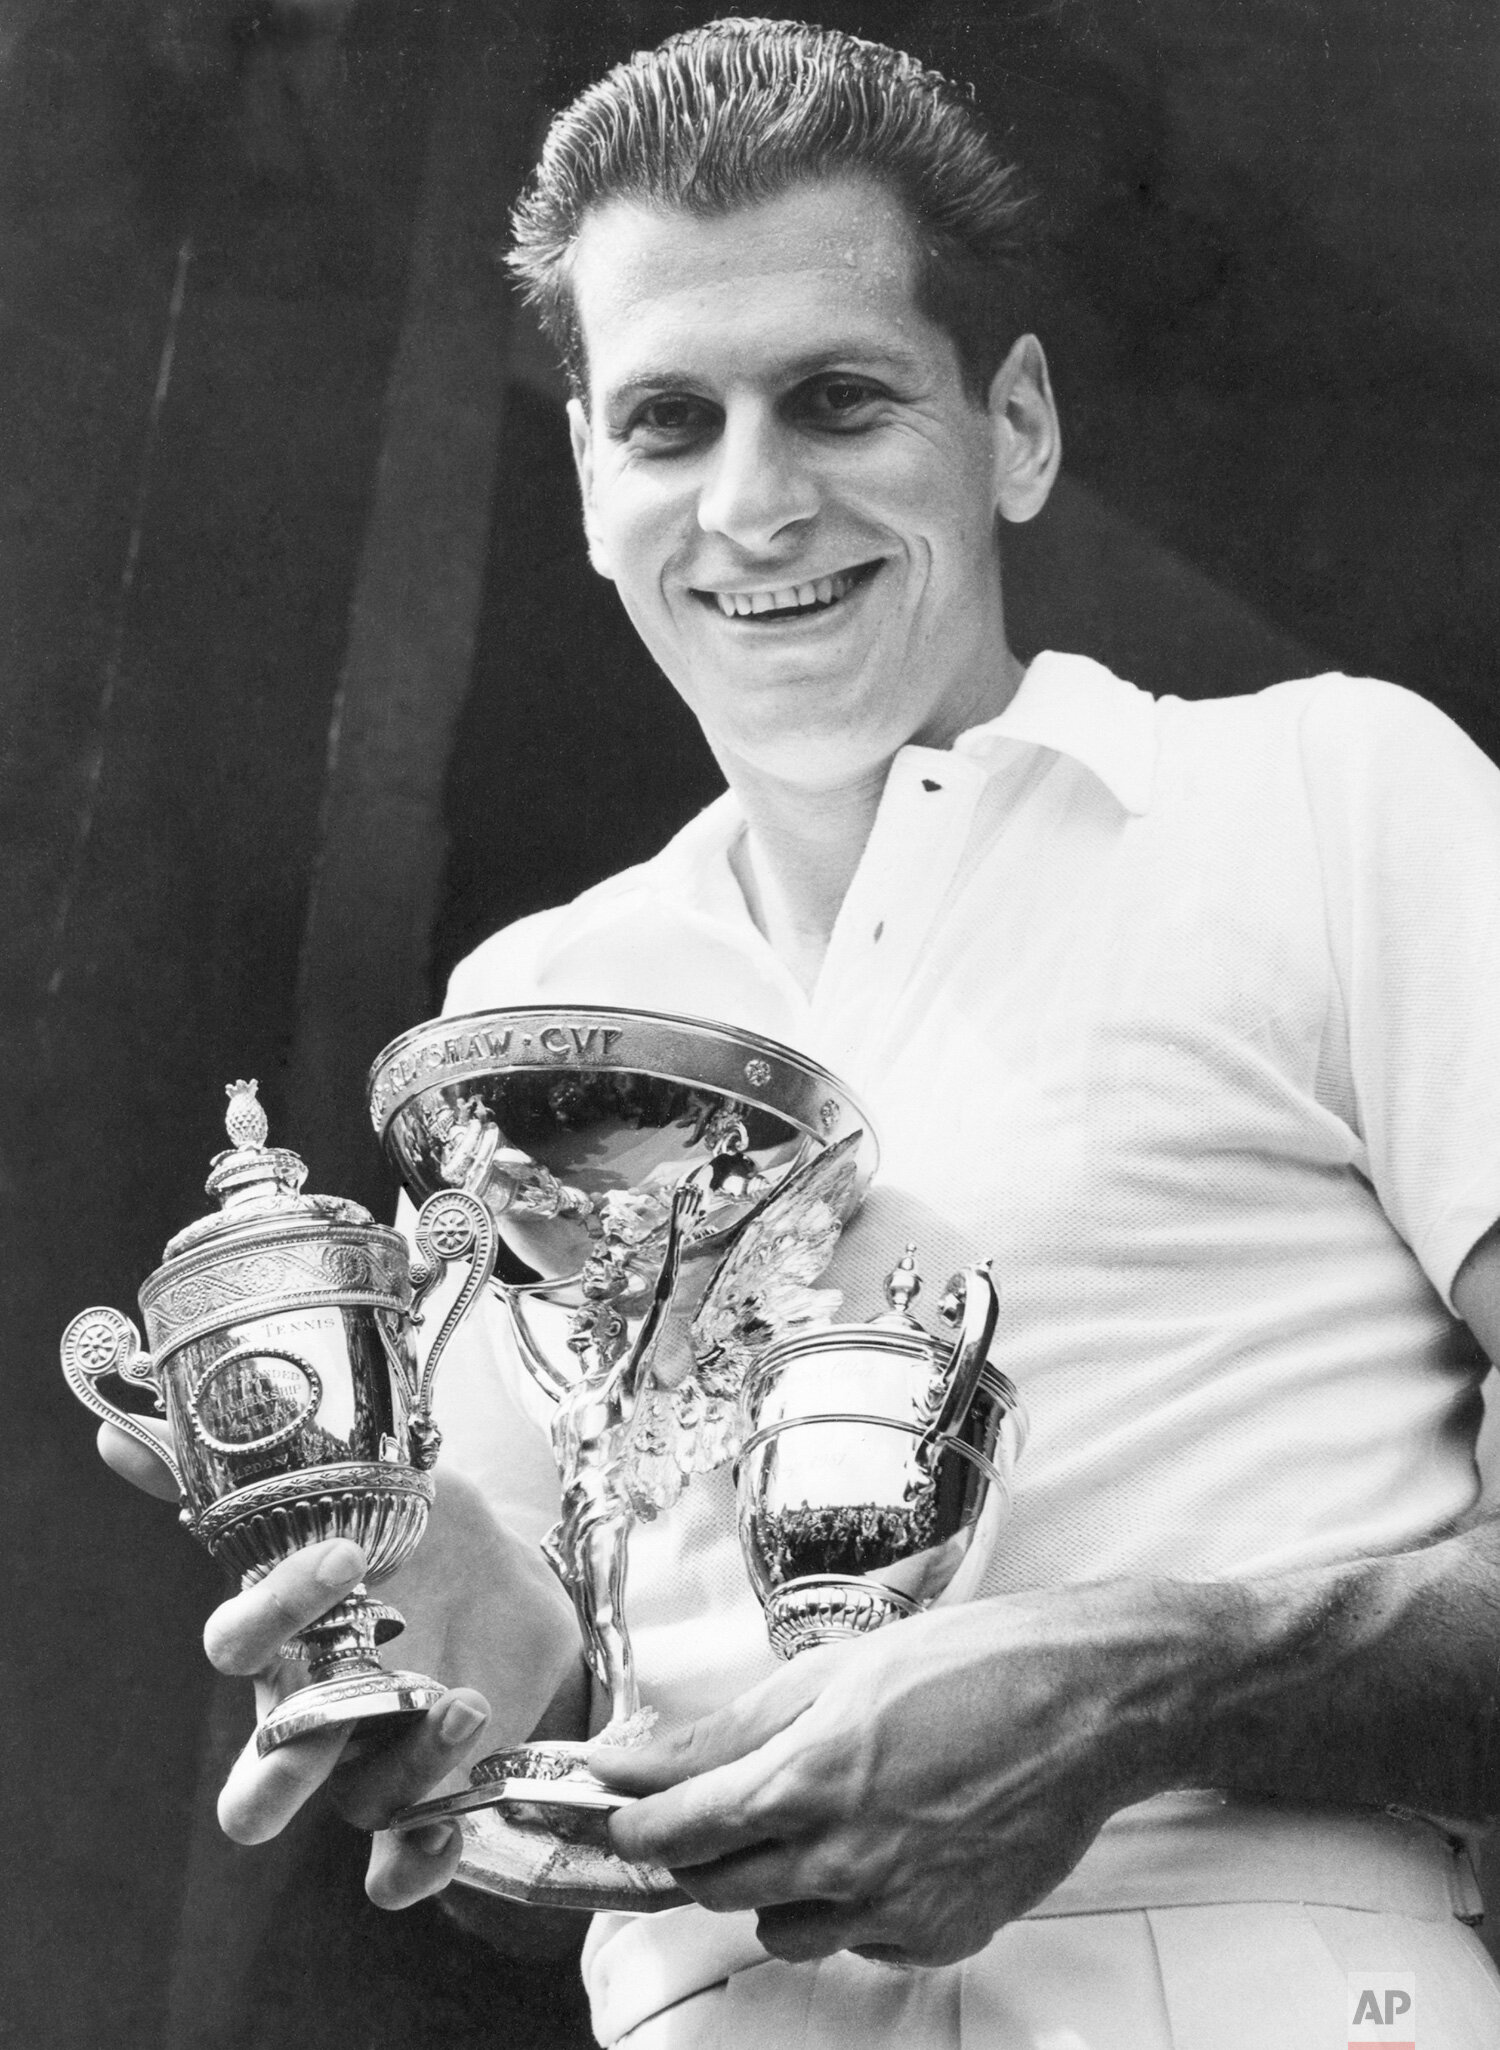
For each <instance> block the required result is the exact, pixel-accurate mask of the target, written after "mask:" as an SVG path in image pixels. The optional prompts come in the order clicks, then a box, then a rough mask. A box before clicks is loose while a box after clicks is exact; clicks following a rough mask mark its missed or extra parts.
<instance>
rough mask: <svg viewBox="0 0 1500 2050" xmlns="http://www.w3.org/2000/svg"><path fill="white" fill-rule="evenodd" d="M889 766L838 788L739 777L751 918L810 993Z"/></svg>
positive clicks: (740, 871)
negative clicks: (808, 786)
mask: <svg viewBox="0 0 1500 2050" xmlns="http://www.w3.org/2000/svg"><path fill="white" fill-rule="evenodd" d="M889 767H890V764H889V763H886V762H883V763H881V765H880V766H879V767H878V768H877V769H875V770H873V771H871V772H870V773H869V774H868V775H866V776H864V777H861V778H860V779H859V780H858V781H856V782H851V783H849V784H847V785H844V786H841V787H839V788H837V789H833V790H803V789H798V788H794V787H789V786H788V785H786V784H783V783H770V782H765V781H763V780H761V779H759V778H755V777H736V778H735V790H736V794H737V795H738V797H739V799H740V803H741V805H742V807H743V809H744V813H745V821H746V824H747V826H748V828H749V831H748V833H747V835H746V838H745V839H744V840H743V841H741V842H740V844H739V845H738V846H737V847H736V848H735V850H734V852H733V854H732V856H731V860H732V862H733V865H734V871H735V876H736V879H737V880H738V882H739V885H740V888H741V889H742V890H743V891H744V893H745V902H746V904H747V905H748V906H749V910H750V916H751V917H752V918H753V919H754V920H755V923H756V924H757V925H758V926H759V928H760V930H761V931H762V932H763V933H764V934H765V936H766V939H767V940H768V941H769V942H770V944H771V947H772V949H773V950H774V952H775V953H776V954H777V955H779V957H780V958H781V960H783V961H784V962H785V963H786V965H787V967H788V968H790V969H791V971H792V973H793V975H795V976H796V978H797V980H798V982H800V983H801V985H802V987H803V989H804V990H806V991H807V993H808V994H809V995H811V994H812V990H813V986H814V984H815V983H816V982H817V979H818V974H819V971H820V970H821V968H822V966H823V957H824V955H825V954H826V953H827V952H828V941H829V938H830V936H831V934H832V932H833V927H834V921H835V920H836V919H837V917H838V915H839V907H840V905H841V904H842V903H843V901H844V898H845V896H846V895H847V894H848V890H849V885H850V883H851V882H852V881H853V880H854V872H855V870H856V869H857V868H858V867H859V864H860V858H861V856H862V855H863V854H864V851H865V847H866V844H867V843H868V841H869V838H870V833H871V830H872V828H873V827H874V824H875V814H876V812H877V811H878V810H879V808H880V798H881V793H882V792H883V790H884V789H885V779H886V773H887V770H888V769H889Z"/></svg>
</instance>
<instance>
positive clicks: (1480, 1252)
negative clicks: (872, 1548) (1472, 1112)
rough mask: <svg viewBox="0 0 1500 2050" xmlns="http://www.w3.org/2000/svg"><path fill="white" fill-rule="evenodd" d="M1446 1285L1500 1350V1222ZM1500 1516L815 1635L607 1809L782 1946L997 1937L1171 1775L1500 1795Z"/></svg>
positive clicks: (617, 1757)
mask: <svg viewBox="0 0 1500 2050" xmlns="http://www.w3.org/2000/svg"><path fill="white" fill-rule="evenodd" d="M1454 1300H1455V1302H1456V1303H1457V1305H1458V1307H1459V1310H1460V1312H1461V1314H1462V1315H1463V1316H1464V1318H1465V1320H1466V1321H1467V1322H1468V1323H1469V1325H1470V1327H1471V1328H1472V1329H1473V1331H1474V1333H1475V1336H1476V1337H1477V1338H1478V1339H1479V1341H1480V1343H1481V1345H1483V1346H1484V1348H1485V1349H1486V1351H1487V1352H1488V1353H1489V1354H1490V1355H1491V1356H1492V1357H1493V1356H1494V1355H1495V1354H1496V1353H1497V1352H1500V1234H1497V1233H1491V1234H1489V1235H1488V1236H1487V1237H1486V1238H1485V1239H1483V1240H1482V1241H1481V1242H1480V1244H1479V1245H1478V1246H1477V1247H1476V1248H1475V1250H1474V1251H1473V1252H1472V1253H1471V1254H1470V1255H1469V1258H1468V1259H1467V1260H1466V1261H1465V1263H1464V1266H1463V1268H1462V1270H1461V1272H1460V1275H1459V1279H1458V1281H1457V1283H1456V1284H1455V1288H1454ZM1497 1697H1500V1520H1496V1519H1490V1520H1486V1521H1484V1522H1480V1523H1477V1524H1475V1525H1474V1527H1473V1528H1471V1529H1468V1530H1465V1531H1463V1532H1461V1533H1460V1534H1458V1535H1455V1536H1451V1537H1447V1538H1444V1539H1442V1540H1440V1541H1439V1542H1436V1543H1434V1544H1432V1545H1430V1546H1427V1547H1425V1548H1423V1549H1421V1550H1417V1551H1412V1552H1405V1553H1400V1554H1396V1555H1393V1556H1390V1557H1384V1558H1376V1559H1366V1560H1359V1561H1353V1562H1350V1563H1347V1564H1343V1565H1339V1566H1334V1567H1329V1568H1320V1569H1316V1570H1310V1571H1306V1572H1299V1573H1290V1574H1285V1575H1279V1576H1275V1577H1271V1578H1267V1579H1263V1580H1257V1581H1250V1582H1245V1583H1238V1582H1217V1583H1191V1582H1180V1581H1165V1580H1126V1581H1117V1582H1109V1583H1101V1584H1098V1585H1094V1586H1082V1587H1075V1588H1063V1589H1057V1590H1053V1591H1050V1592H1047V1593H1042V1594H1034V1595H1031V1594H1028V1595H1023V1596H1012V1597H1002V1598H995V1599H992V1600H988V1601H983V1602H976V1603H973V1604H970V1605H968V1606H967V1607H961V1608H954V1609H948V1610H943V1609H939V1610H936V1611H933V1612H931V1613H929V1614H928V1615H925V1616H921V1617H917V1618H914V1619H912V1620H911V1621H909V1622H903V1623H901V1624H898V1625H896V1626H895V1627H894V1628H892V1629H889V1630H886V1631H881V1632H877V1633H876V1634H875V1635H873V1636H871V1637H869V1638H866V1639H864V1640H862V1641H861V1642H858V1643H855V1644H851V1645H848V1646H838V1647H828V1648H825V1649H822V1650H819V1651H815V1652H809V1653H804V1654H803V1655H802V1656H801V1657H800V1658H798V1659H797V1660H795V1661H794V1662H793V1663H792V1664H791V1665H789V1666H787V1667H785V1668H784V1669H783V1670H782V1671H780V1672H778V1673H776V1674H775V1675H773V1676H772V1677H771V1678H770V1679H769V1680H767V1681H765V1682H764V1683H762V1685H761V1686H760V1687H758V1688H756V1689H754V1690H753V1691H752V1692H751V1693H749V1694H747V1695H744V1696H742V1697H741V1698H740V1699H739V1700H737V1701H735V1702H732V1703H731V1704H729V1706H728V1707H726V1708H725V1709H723V1710H721V1711H719V1712H718V1713H717V1714H715V1715H712V1716H708V1717H706V1718H704V1719H703V1720H702V1721H701V1722H699V1723H697V1724H694V1725H692V1726H690V1727H689V1728H688V1729H686V1730H683V1731H679V1732H675V1733H671V1734H668V1735H666V1736H664V1737H662V1738H661V1739H659V1740H657V1741H656V1742H654V1743H653V1744H651V1745H650V1746H648V1747H646V1748H644V1749H642V1750H640V1751H635V1752H611V1751H607V1750H596V1752H595V1753H594V1754H593V1760H594V1762H595V1763H596V1764H597V1766H598V1768H599V1769H600V1771H601V1773H603V1774H604V1775H605V1776H606V1777H608V1778H609V1779H610V1780H611V1781H612V1782H613V1783H614V1784H616V1785H617V1786H619V1787H620V1788H622V1789H625V1790H628V1791H630V1792H633V1793H639V1794H643V1795H647V1796H649V1797H650V1798H647V1799H644V1800H642V1801H641V1802H640V1803H639V1804H638V1805H636V1806H635V1807H633V1808H630V1809H627V1810H624V1811H622V1812H621V1813H620V1814H619V1815H618V1816H616V1818H615V1820H614V1824H613V1835H614V1839H615V1842H616V1844H617V1846H618V1847H619V1849H620V1850H621V1851H622V1852H624V1853H625V1854H626V1855H627V1856H632V1857H645V1858H652V1859H656V1860H659V1861H660V1862H661V1863H664V1864H666V1865H668V1866H670V1867H672V1868H673V1869H674V1870H675V1871H677V1872H678V1874H679V1876H680V1878H681V1879H682V1882H683V1884H684V1885H685V1886H686V1887H687V1888H688V1890H689V1891H690V1892H692V1893H693V1894H694V1895H696V1896H697V1898H698V1899H700V1900H702V1901H704V1902H705V1903H706V1904H707V1905H708V1906H710V1907H714V1908H722V1909H730V1908H743V1907H755V1908H759V1909H760V1910H761V1915H760V1933H761V1936H762V1940H763V1941H764V1942H765V1943H766V1945H767V1948H768V1949H770V1950H772V1951H774V1952H775V1953H776V1954H777V1955H779V1956H782V1957H786V1958H793V1959H797V1958H810V1957H822V1956H827V1955H829V1954H831V1953H832V1952H833V1951H836V1950H842V1949H855V1948H858V1949H860V1950H863V1951H869V1952H871V1953H872V1954H875V1955H880V1954H881V1953H883V1952H884V1953H890V1954H897V1955H900V1956H902V1957H904V1958H907V1959H910V1960H913V1961H915V1962H920V1963H929V1964H937V1963H946V1962H950V1961H953V1960H956V1959H957V1958H960V1957H964V1956H967V1955H969V1954H971V1953H972V1952H973V1951H975V1950H977V1949H979V1948H980V1947H981V1946H982V1945H983V1944H984V1943H985V1942H986V1941H987V1940H988V1938H989V1936H990V1935H991V1934H992V1933H993V1931H994V1930H995V1929H996V1928H998V1927H999V1926H1001V1924H1003V1923H1004V1922H1007V1921H1009V1920H1011V1919H1013V1918H1014V1917H1015V1916H1017V1915H1020V1914H1023V1913H1024V1912H1025V1911H1026V1910H1027V1909H1028V1908H1029V1907H1031V1906H1032V1905H1033V1904H1034V1903H1035V1902H1036V1901H1037V1900H1039V1899H1040V1898H1042V1896H1043V1895H1045V1894H1046V1893H1048V1892H1050V1891H1051V1889H1052V1888H1053V1887H1054V1886H1055V1885H1056V1884H1057V1883H1058V1881H1059V1880H1060V1879H1062V1878H1063V1876H1064V1875H1065V1874H1066V1873H1067V1872H1068V1871H1069V1870H1070V1869H1071V1868H1072V1866H1073V1865H1074V1864H1076V1863H1077V1861H1078V1859H1079V1858H1080V1857H1081V1856H1082V1855H1083V1853H1084V1851H1085V1850H1086V1849H1087V1848H1088V1846H1089V1844H1090V1843H1091V1842H1092V1841H1093V1838H1094V1836H1095V1835H1096V1834H1097V1832H1098V1830H1099V1828H1100V1826H1101V1825H1102V1823H1103V1822H1104V1821H1105V1820H1106V1819H1107V1818H1108V1816H1110V1815H1111V1814H1113V1813H1114V1812H1115V1811H1116V1810H1117V1809H1119V1808H1121V1807H1125V1806H1127V1805H1129V1804H1130V1803H1131V1802H1134V1801H1138V1800H1143V1799H1145V1798H1147V1797H1148V1796H1149V1795H1152V1794H1155V1793H1160V1792H1165V1791H1167V1790H1168V1789H1171V1788H1177V1787H1223V1788H1228V1789H1231V1790H1234V1791H1238V1792H1242V1793H1246V1794H1266V1795H1277V1796H1280V1797H1283V1798H1286V1799H1290V1800H1295V1801H1317V1802H1335V1803H1342V1804H1348V1805H1365V1806H1376V1807H1379V1806H1386V1805H1395V1806H1400V1807H1409V1808H1414V1809H1423V1810H1429V1811H1431V1812H1433V1813H1436V1814H1439V1815H1449V1816H1460V1817H1470V1818H1475V1819H1478V1818H1487V1817H1490V1816H1493V1815H1495V1814H1497V1813H1500V1702H1497Z"/></svg>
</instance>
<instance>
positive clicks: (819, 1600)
mask: <svg viewBox="0 0 1500 2050" xmlns="http://www.w3.org/2000/svg"><path fill="white" fill-rule="evenodd" d="M764 1606H765V1612H766V1628H767V1631H768V1632H769V1634H770V1639H771V1649H772V1650H773V1651H774V1652H775V1654H776V1656H777V1657H778V1658H783V1659H791V1658H795V1657H796V1656H797V1654H798V1652H799V1651H808V1650H810V1649H811V1648H812V1646H813V1645H815V1644H837V1643H838V1642H839V1641H840V1640H841V1639H843V1638H845V1637H865V1636H867V1635H868V1634H869V1632H870V1631H872V1630H880V1629H883V1628H884V1626H885V1625H886V1624H887V1623H896V1622H899V1621H900V1619H901V1618H902V1617H903V1616H915V1615H916V1614H917V1613H918V1610H919V1607H920V1604H919V1603H917V1602H914V1601H911V1600H909V1599H908V1597H907V1596H906V1595H904V1594H897V1593H896V1592H895V1591H894V1590H893V1589H892V1588H889V1587H882V1586H881V1584H880V1582H879V1581H878V1580H857V1579H854V1578H853V1577H851V1576H850V1575H847V1574H842V1573H810V1574H808V1575H806V1576H805V1577H804V1578H803V1579H801V1580H787V1581H783V1582H782V1584H781V1586H780V1587H778V1588H776V1589H774V1590H773V1592H772V1593H770V1594H768V1595H767V1596H766V1598H765V1604H764Z"/></svg>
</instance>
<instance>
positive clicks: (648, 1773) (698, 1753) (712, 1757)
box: [586, 1646, 838, 1794]
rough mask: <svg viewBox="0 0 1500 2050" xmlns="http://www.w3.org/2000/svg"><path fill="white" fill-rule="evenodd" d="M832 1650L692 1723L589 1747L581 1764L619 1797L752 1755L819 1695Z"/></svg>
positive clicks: (811, 1654) (808, 1655)
mask: <svg viewBox="0 0 1500 2050" xmlns="http://www.w3.org/2000/svg"><path fill="white" fill-rule="evenodd" d="M837 1656H838V1651H837V1648H836V1647H833V1646H827V1647H819V1648H818V1649H817V1650H814V1651H806V1652H803V1653H802V1654H801V1655H800V1657H798V1658H797V1659H796V1660H794V1661H793V1663H792V1664H791V1665H788V1666H782V1667H780V1668H779V1669H778V1670H777V1671H776V1672H774V1673H772V1674H770V1675H769V1676H768V1677H767V1678H766V1679H764V1680H762V1681H761V1682H760V1684H759V1685H758V1686H755V1687H752V1688H750V1689H749V1690H748V1692H746V1693H744V1694H740V1695H737V1696H736V1697H735V1699H734V1700H733V1701H730V1702H727V1703H726V1704H725V1705H724V1707H722V1708H716V1709H714V1710H713V1712H712V1713H711V1714H709V1715H705V1716H699V1717H698V1719H697V1720H696V1721H695V1722H690V1723H679V1724H678V1725H677V1726H676V1727H675V1728H673V1729H669V1730H664V1731H663V1732H661V1734H660V1735H658V1736H653V1737H651V1738H650V1739H648V1741H647V1742H646V1743H644V1744H631V1745H625V1744H611V1743H609V1742H607V1741H605V1740H601V1741H599V1742H597V1743H595V1744H593V1745H591V1746H590V1748H589V1751H588V1754H587V1758H586V1763H587V1765H588V1766H589V1769H590V1770H591V1771H592V1772H595V1773H597V1774H598V1776H599V1778H600V1779H602V1780H603V1781H604V1783H605V1785H606V1786H610V1787H614V1788H617V1789H618V1791H619V1792H620V1793H622V1794H655V1793H659V1792H660V1791H661V1789H662V1788H663V1787H674V1786H676V1785H677V1783H678V1782H679V1781H680V1780H685V1779H693V1778H696V1776H697V1775H698V1774H699V1773H703V1772H711V1771H712V1770H713V1769H714V1767H715V1766H720V1765H728V1764H730V1763H731V1761H732V1760H734V1759H736V1758H744V1757H746V1756H747V1755H748V1754H749V1753H750V1752H752V1751H758V1750H759V1749H760V1747H761V1745H762V1744H764V1743H766V1742H767V1741H768V1740H769V1739H770V1738H772V1737H774V1736H775V1735H776V1733H777V1732H778V1731H779V1730H784V1729H786V1728H787V1727H788V1725H789V1724H791V1723H794V1722H795V1721H796V1720H797V1718H798V1716H800V1715H801V1714H802V1713H803V1711H804V1710H805V1709H807V1708H809V1707H810V1706H811V1704H812V1703H813V1702H814V1701H815V1700H816V1698H817V1696H818V1695H819V1694H820V1693H821V1692H822V1689H823V1685H824V1682H825V1680H826V1677H827V1672H828V1666H829V1663H830V1660H831V1659H835V1658H837Z"/></svg>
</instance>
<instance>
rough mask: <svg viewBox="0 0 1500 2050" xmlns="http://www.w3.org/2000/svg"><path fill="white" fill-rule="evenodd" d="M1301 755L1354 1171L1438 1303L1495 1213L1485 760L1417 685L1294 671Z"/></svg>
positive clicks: (1492, 779)
mask: <svg viewBox="0 0 1500 2050" xmlns="http://www.w3.org/2000/svg"><path fill="white" fill-rule="evenodd" d="M1304 688H1305V689H1306V693H1307V695H1306V702H1305V704H1304V707H1303V711H1302V716H1301V720H1300V728H1299V731H1300V742H1301V750H1302V762H1303V772H1304V776H1305V780H1306V789H1307V795H1308V802H1309V805H1310V808H1311V813H1312V821H1313V827H1314V832H1315V836H1316V840H1317V845H1318V850H1319V857H1320V861H1321V864H1322V871H1323V884H1324V891H1325V900H1326V903H1327V907H1328V922H1329V944H1330V948H1331V951H1332V954H1333V959H1334V964H1335V971H1336V973H1337V976H1338V979H1339V984H1340V989H1341V994H1342V999H1343V1004H1344V1008H1345V1012H1346V1017H1347V1030H1348V1057H1349V1072H1350V1077H1351V1081H1352V1086H1353V1093H1354V1102H1355V1107H1356V1116H1357V1120H1358V1125H1359V1130H1360V1135H1361V1138H1362V1139H1363V1142H1364V1146H1365V1149H1366V1156H1367V1159H1368V1163H1369V1174H1370V1179H1371V1181H1372V1183H1373V1185H1374V1188H1375V1192H1376V1195H1377V1196H1378V1198H1379V1200H1380V1202H1381V1205H1382V1207H1383V1208H1384V1210H1385V1212H1386V1214H1387V1216H1388V1217H1389V1218H1390V1219H1391V1222H1392V1223H1393V1224H1394V1225H1395V1227H1396V1229H1397V1230H1398V1231H1399V1232H1400V1233H1401V1235H1402V1237H1403V1238H1404V1239H1405V1240H1406V1242H1407V1243H1408V1245H1410V1246H1411V1248H1412V1250H1413V1252H1414V1253H1415V1254H1416V1256H1417V1259H1418V1260H1419V1261H1420V1262H1421V1265H1422V1267H1423V1269H1424V1270H1425V1272H1426V1274H1427V1276H1428V1278H1429V1280H1430V1281H1431V1282H1432V1283H1433V1285H1434V1287H1435V1288H1436V1289H1437V1290H1438V1292H1439V1294H1440V1295H1441V1296H1442V1297H1443V1299H1444V1301H1445V1302H1446V1303H1447V1304H1448V1305H1449V1307H1450V1308H1451V1307H1452V1297H1451V1289H1452V1284H1453V1278H1454V1275H1455V1274H1456V1272H1457V1270H1458V1268H1459V1266H1460V1265H1461V1264H1462V1262H1463V1259H1464V1257H1465V1255H1466V1254H1467V1253H1468V1252H1469V1250H1470V1249H1471V1248H1472V1246H1473V1245H1474V1244H1475V1242H1476V1241H1477V1240H1478V1239H1479V1238H1480V1237H1481V1236H1482V1235H1483V1233H1484V1232H1485V1231H1487V1230H1488V1229H1489V1227H1490V1226H1491V1225H1492V1224H1493V1223H1494V1222H1495V1221H1496V1219H1497V1218H1500V1058H1497V1054H1500V1045H1497V1040H1500V770H1497V769H1496V767H1495V765H1494V764H1493V763H1492V762H1491V761H1490V760H1489V759H1488V757H1487V756H1485V755H1484V754H1483V753H1482V752H1481V751H1480V750H1479V749H1478V748H1477V747H1476V746H1475V745H1474V744H1473V742H1472V741H1470V740H1469V739H1468V738H1467V737H1466V736H1465V735H1464V733H1463V732H1462V731H1461V730H1460V729H1459V728H1458V727H1457V726H1456V725H1454V723H1453V722H1452V720H1450V719H1448V718H1447V717H1446V716H1445V715H1444V714H1443V713H1441V712H1439V711H1437V710H1436V709H1435V707H1433V706H1432V705H1430V704H1428V703H1427V702H1426V700H1425V699H1422V698H1420V697H1417V696H1416V695H1414V694H1413V693H1412V692H1410V691H1406V690H1402V689H1399V688H1397V687H1396V686H1394V685H1391V684H1382V683H1375V682H1371V681H1367V680H1362V679H1357V678H1350V677H1328V678H1320V679H1317V680H1316V682H1315V683H1313V684H1311V685H1308V686H1305V687H1304Z"/></svg>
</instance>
